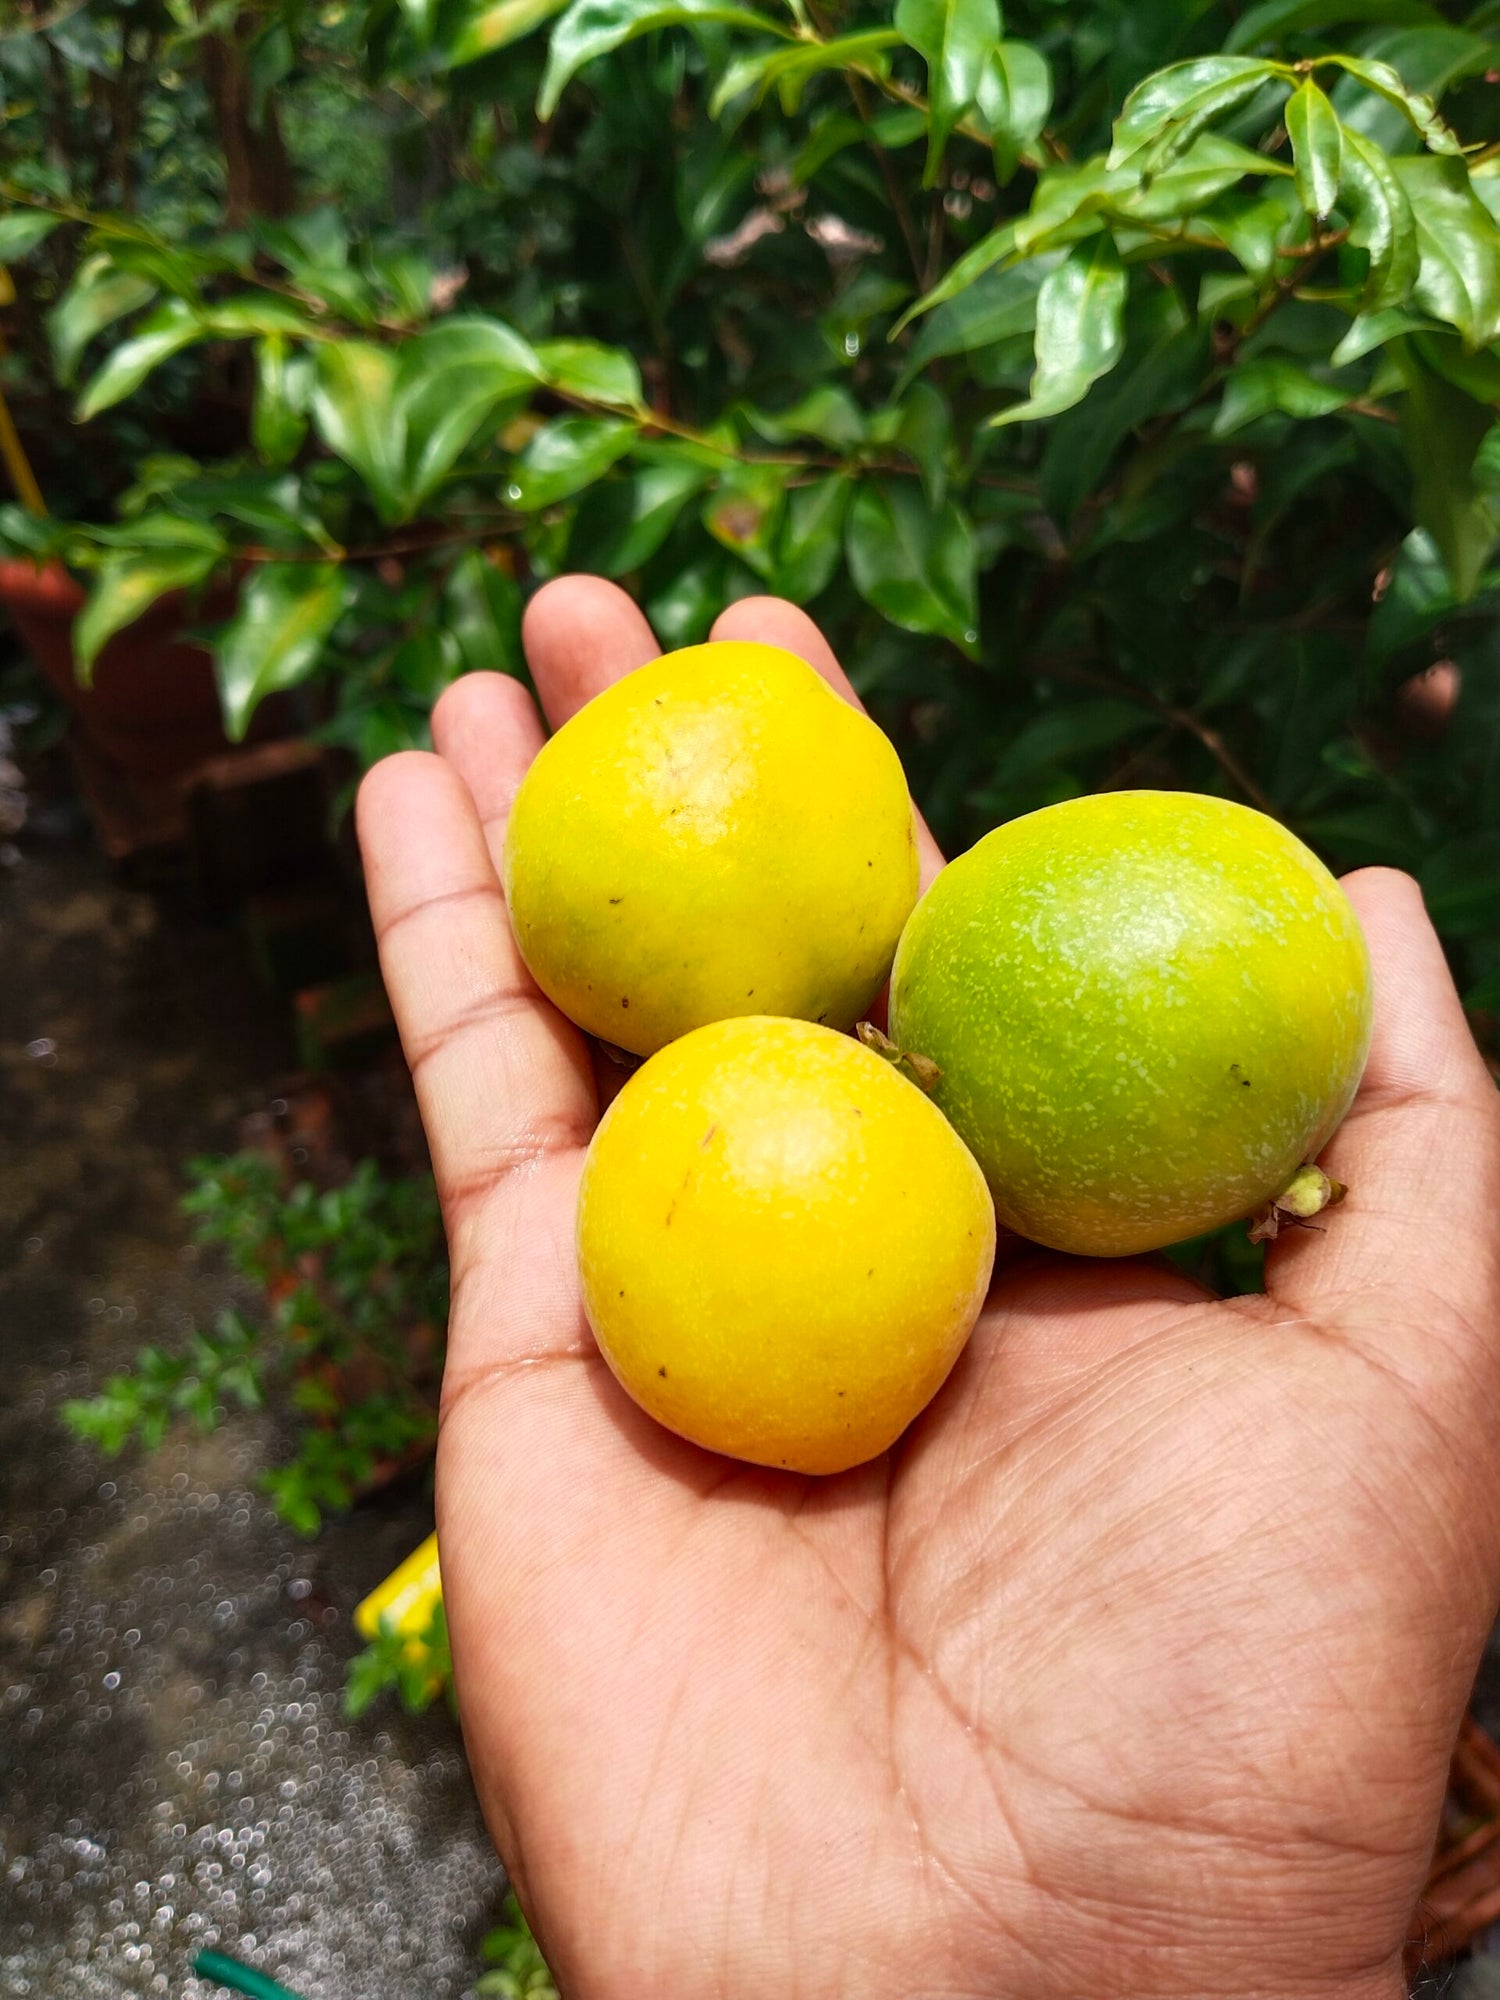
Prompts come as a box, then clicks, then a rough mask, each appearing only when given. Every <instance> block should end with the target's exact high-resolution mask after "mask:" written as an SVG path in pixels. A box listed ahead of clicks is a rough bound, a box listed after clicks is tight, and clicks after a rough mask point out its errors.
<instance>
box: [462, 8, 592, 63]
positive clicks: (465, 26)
mask: <svg viewBox="0 0 1500 2000" xmlns="http://www.w3.org/2000/svg"><path fill="white" fill-rule="evenodd" d="M566 4H567V0H481V4H479V5H475V4H473V0H470V4H469V5H468V6H467V7H466V8H465V9H463V10H462V12H461V15H460V20H459V24H458V26H457V28H456V30H455V31H454V32H453V33H452V34H451V35H449V36H448V38H447V40H446V41H445V42H443V43H442V45H441V53H442V55H443V57H444V59H445V60H446V61H447V62H449V63H451V64H452V65H453V66H454V67H455V68H458V67H459V66H460V65H462V64H464V63H471V62H478V61H479V59H480V57H481V56H488V55H493V54H494V52H495V50H496V49H503V48H508V47H509V46H510V44H511V43H512V42H518V41H520V40H521V38H522V36H523V35H529V34H531V33H532V31H533V30H534V29H536V28H539V27H540V26H541V25H542V23H543V22H544V21H550V20H551V19H552V16H553V15H554V14H560V13H561V12H562V10H563V8H564V7H565V6H566Z"/></svg>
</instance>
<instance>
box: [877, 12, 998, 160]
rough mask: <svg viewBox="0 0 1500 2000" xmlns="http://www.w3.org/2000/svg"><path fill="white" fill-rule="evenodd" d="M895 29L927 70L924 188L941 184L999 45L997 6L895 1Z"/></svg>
mask: <svg viewBox="0 0 1500 2000" xmlns="http://www.w3.org/2000/svg"><path fill="white" fill-rule="evenodd" d="M895 20H896V27H897V29H898V30H899V31H900V33H901V34H902V35H903V36H904V37H905V38H906V41H907V42H908V44H909V45H910V46H911V47H912V48H914V49H915V50H916V51H917V53H918V55H920V56H921V57H922V59H923V60H924V62H925V63H926V64H927V104H928V114H929V122H928V140H927V169H926V173H925V174H924V176H923V183H922V184H923V186H924V187H931V186H932V185H933V183H934V181H935V180H936V179H937V173H938V168H939V166H940V165H941V164H942V158H943V153H944V150H945V149H946V147H947V144H948V139H949V136H950V135H951V133H952V131H953V128H954V126H955V125H957V124H958V123H959V121H960V119H962V117H963V116H964V114H965V112H967V111H969V110H971V109H972V108H973V107H974V106H975V105H976V104H977V102H978V99H979V92H980V89H981V87H982V86H983V85H984V82H985V78H986V76H987V74H988V73H989V69H990V63H991V60H992V58H993V56H994V54H995V51H996V48H997V45H998V44H999V41H1000V7H999V0H896V15H895Z"/></svg>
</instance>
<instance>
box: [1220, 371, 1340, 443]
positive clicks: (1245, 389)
mask: <svg viewBox="0 0 1500 2000" xmlns="http://www.w3.org/2000/svg"><path fill="white" fill-rule="evenodd" d="M1356 394H1357V391H1355V390H1352V389H1337V388H1335V387H1334V386H1333V384H1332V383H1330V382H1320V381H1319V380H1318V379H1317V377H1316V376H1314V375H1310V374H1309V373H1308V371H1307V370H1306V369H1305V368H1302V367H1300V366H1299V365H1298V364H1297V363H1296V362H1295V361H1289V360H1288V359H1287V357H1286V356H1285V355H1282V354H1261V355H1257V356H1256V357H1255V358H1254V359H1253V360H1250V361H1242V362H1240V364H1239V366H1238V367H1237V368H1235V369H1234V371H1233V373H1232V374H1231V375H1230V377H1229V380H1228V381H1227V382H1226V383H1225V385H1224V400H1223V401H1222V402H1221V403H1220V405H1219V413H1218V415H1217V416H1216V417H1215V418H1214V425H1213V434H1214V436H1215V437H1228V436H1229V435H1230V434H1231V432H1234V431H1238V430H1243V429H1244V427H1245V425H1246V424H1251V423H1254V421H1255V419H1256V418H1257V417H1264V416H1267V415H1269V414H1270V413H1271V412H1272V411H1280V412H1281V414H1282V415H1283V416H1288V417H1326V416H1328V415H1329V414H1330V413H1331V412H1332V411H1334V410H1341V409H1343V407H1344V405H1345V404H1346V403H1348V402H1350V401H1352V399H1353V397H1354V396H1355V395H1356Z"/></svg>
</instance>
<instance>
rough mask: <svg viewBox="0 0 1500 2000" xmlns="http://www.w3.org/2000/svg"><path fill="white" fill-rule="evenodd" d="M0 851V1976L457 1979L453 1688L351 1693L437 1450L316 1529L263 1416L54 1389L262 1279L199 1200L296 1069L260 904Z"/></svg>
mask: <svg viewBox="0 0 1500 2000" xmlns="http://www.w3.org/2000/svg"><path fill="white" fill-rule="evenodd" d="M52 822H53V823H52V825H51V827H50V829H49V827H48V825H47V824H46V815H43V816H42V821H41V823H40V824H34V825H33V827H32V828H30V829H28V830H27V832H26V833H25V834H24V835H22V836H21V840H20V851H19V854H17V853H16V851H15V850H14V849H12V850H11V851H10V853H9V854H8V855H3V854H0V1342H3V1354H4V1360H5V1374H4V1379H3V1386H0V1995H4V1996H7V2000H8V1997H9V1996H22V1995H25V1996H38V2000H104V1996H110V2000H119V1996H127V1995H128V1996H135V1995H146V1994H150V1995H158V1994H170V1995H174V1996H180V2000H210V1996H217V1995H219V1994H221V1993H222V1991H223V1989H222V1988H220V1987H217V1986H214V1985H212V1984H205V1983H203V1982H200V1981H199V1980H197V1979H195V1978H194V1977H193V1975H192V1972H191V1964H192V1959H193V1955H194V1953H195V1952H197V1951H199V1950H202V1949H204V1948H205V1947H210V1946H218V1947H219V1948H221V1949H223V1950H227V1951H229V1952H231V1953H233V1954H234V1955H236V1956H238V1957H242V1958H244V1959H246V1960H248V1961H250V1962H252V1963H253V1964H255V1965H257V1966H258V1967H259V1968H260V1969H261V1970H263V1971H265V1972H268V1973H270V1974H272V1975H273V1976H274V1977H276V1978H278V1979H280V1980H281V1981H283V1982H284V1983H285V1984H286V1985H287V1986H289V1987H292V1988H293V1989H295V1990H296V1991H297V1992H298V1993H299V1994H302V1995H305V1996H306V2000H398V1996H399V2000H416V1996H420V2000H450V1997H451V2000H458V1996H460V1995H462V1994H464V1993H465V1992H467V1991H468V1990H469V1988H470V1985H471V1983H472V1981H473V1979H474V1978H475V1977H476V1976H477V1973H478V1970H479V1952H478V1940H479V1938H480V1936H481V1935H482V1933H483V1930H484V1929H485V1928H486V1927H487V1925H488V1923H489V1922H491V1921H493V1920H494V1916H495V1913H496V1911H497V1910H498V1907H499V1903H500V1898H501V1893H502V1889H503V1880H502V1877H501V1874H500V1870H499V1867H498V1864H497V1862H496V1860H495V1858H494V1853H493V1850H492V1848H491V1846H490V1843H489V1840H488V1838H487V1836H486V1834H485V1831H484V1828H483V1825H482V1823H481V1821H480V1817H479V1813H478V1810H477V1807H476V1805H475V1802H474V1798H473V1794H472V1791H471V1789H470V1786H469V1781H468V1775H467V1770H466V1767H465V1764H464V1760H463V1755H462V1750H461V1746H460V1742H459V1737H458V1731H457V1727H456V1725H455V1724H454V1723H453V1721H452V1720H451V1718H450V1717H449V1716H448V1715H447V1713H446V1712H445V1711H444V1710H443V1709H442V1708H441V1707H440V1708H438V1709H437V1710H435V1711H432V1712H429V1713H428V1714H426V1715H423V1716H419V1717H411V1716H407V1715H405V1714H404V1713H403V1712H402V1711H401V1709H400V1708H399V1706H398V1705H397V1704H396V1702H395V1700H394V1697H386V1698H382V1699H381V1700H380V1701H379V1702H377V1703H376V1705H375V1706H374V1707H373V1708H372V1709H370V1710H369V1711H368V1712H367V1713H366V1714H365V1715H364V1716H362V1717H361V1718H359V1719H358V1720H357V1721H352V1722H351V1721H346V1720H345V1719H344V1717H343V1715H342V1713H341V1695H342V1687H343V1680H344V1672H345V1667H346V1663H347V1661H348V1659H349V1657H350V1656H351V1655H352V1654H353V1653H354V1652H356V1651H357V1650H358V1649H359V1644H360V1642H359V1640H358V1638H357V1637H356V1635H355V1634H354V1632H353V1629H352V1625H351V1617H350V1614H351V1612H352V1610H353V1607H354V1605H355V1604H356V1603H357V1602H358V1600H359V1599H360V1598H361V1597H362V1596H363V1595H364V1593H365V1592H366V1591H367V1590H368V1589H369V1588H370V1587H371V1586H372V1585H373V1584H375V1583H376V1582H378V1581H379V1579H380V1578H381V1577H382V1576H384V1575H385V1574H386V1573H387V1572H388V1571H389V1570H390V1569H392V1568H393V1567H394V1566H395V1564H396V1563H397V1562H398V1561H399V1560H400V1559H401V1558H402V1557H403V1556H404V1555H406V1554H407V1553H408V1551H409V1550H410V1549H411V1548H412V1547H414V1546H415V1544H416V1543H417V1542H418V1541H419V1540H420V1539H421V1537H422V1536H423V1535H424V1534H425V1533H426V1532H427V1530H428V1529H429V1527H430V1526H431V1513H430V1503H429V1502H428V1500H427V1498H426V1496H425V1494H424V1492H423V1490H422V1482H421V1481H420V1480H418V1481H416V1482H414V1483H413V1484H412V1485H411V1486H409V1487H408V1489H407V1490H406V1491H405V1492H403V1493H389V1494H386V1495H384V1496H382V1497H381V1498H380V1499H379V1500H378V1501H376V1502H373V1503H368V1504H366V1505H364V1506H362V1507H360V1508H359V1509H357V1510H356V1512H355V1514H354V1515H353V1516H352V1517H350V1518H349V1519H348V1520H346V1521H344V1522H342V1523H336V1524H334V1525H332V1526H331V1527H329V1528H327V1529H325V1531H324V1532H323V1534H322V1535H321V1536H320V1537H319V1538H318V1539H317V1540H316V1541H315V1542H311V1543H309V1542H305V1541H301V1540H299V1539H298V1538H297V1537H295V1536H294V1535H293V1534H292V1533H291V1531H290V1530H289V1529H287V1528H286V1527H284V1526H283V1525H282V1524H281V1523H280V1522H279V1521H277V1519H276V1518H275V1516H274V1515H273V1514H272V1513H271V1511H270V1509H269V1506H268V1504H267V1502H266V1500H265V1498H264V1496H263V1495H262V1494H261V1493H260V1492H259V1491H258V1490H257V1488H256V1485H255V1480H256V1475H257V1473H258V1471H259V1470H260V1469H261V1468H262V1467H263V1466H265V1465H266V1464H268V1463H270V1462H272V1461H273V1459H274V1457H275V1456H276V1454H277V1444H278V1432H277V1420H276V1419H275V1418H274V1417H273V1416H270V1415H267V1414H266V1413H257V1414H254V1415H235V1416H233V1417H231V1418H230V1419H229V1420H228V1421H227V1422H226V1423H225V1425H224V1426H223V1427H222V1428H221V1429H220V1430H219V1431H217V1432H215V1433H213V1434H210V1435H207V1436H204V1435H201V1434H199V1433H197V1432H196V1431H192V1430H190V1429H188V1428H187V1427H186V1426H185V1425H181V1424H180V1425H179V1426H177V1427H176V1428H175V1429H174V1430H173V1431H172V1432H171V1433H170V1434H169V1437H168V1441H167V1443H166V1444H165V1446H164V1447H163V1448H162V1449H161V1450H160V1451H158V1452H156V1453H155V1454H150V1455H147V1454H143V1453H142V1452H141V1451H139V1450H138V1449H135V1448H131V1449H129V1450H128V1451H127V1452H126V1453H125V1454H124V1455H123V1456H122V1457H121V1458H120V1459H118V1460H116V1461H113V1462H110V1461H106V1460H105V1459H103V1458H102V1457H101V1455H100V1453H99V1452H98V1450H97V1449H96V1448H95V1447H94V1446H93V1445H92V1444H88V1443H85V1442H82V1441H80V1440H78V1439H76V1438H74V1437H73V1436H72V1435H71V1433H69V1432H68V1431H66V1430H65V1429H64V1427H63V1425H62V1424H61V1422H60V1420H59V1418H58V1415H57V1411H58V1408H59V1406H60V1404H61V1403H62V1402H63V1401H64V1400H65V1399H66V1398H68V1397H70V1396H80V1395H87V1394H90V1393H92V1392H94V1391H96V1390H97V1389H98V1388H99V1386H100V1385H101V1383H102V1382H103V1380H104V1378H105V1377H106V1376H107V1375H109V1374H110V1373H111V1372H113V1371H116V1370H119V1369H121V1368H123V1367H125V1366H127V1365H128V1363H129V1362H130V1360H131V1358H132V1357H133V1355H134V1354H135V1352H136V1350H137V1349H138V1348H139V1347H140V1346H142V1345H143V1344H145V1343H147V1342H152V1341H155V1342H160V1343H161V1344H163V1345H165V1346H169V1347H171V1346H175V1345H177V1344H178V1343H180V1342H181V1340H182V1339H183V1338H184V1336H185V1333H186V1330H187V1329H188V1327H189V1326H191V1325H192V1324H194V1323H198V1324H206V1323H208V1322H209V1321H211V1320H212V1318H213V1316H214V1314H215V1313H216V1312H217V1311H218V1310H220V1309H221V1308H222V1307H223V1306H224V1305H225V1304H227V1303H234V1302H238V1303H240V1304H241V1305H244V1306H253V1304H254V1300H253V1298H252V1296H251V1295H250V1294H248V1293H247V1292H245V1291H243V1290H242V1289H241V1288H240V1287H239V1286H238V1282H237V1281H236V1280H234V1279H233V1278H232V1277H230V1276H229V1274H228V1272H227V1268H226V1266H225V1265H224V1264H223V1262H222V1260H221V1259H220V1258H219V1257H218V1255H217V1254H211V1253H209V1252H204V1253H202V1254H201V1256H200V1254H199V1253H198V1252H197V1251H196V1250H195V1249H194V1248H193V1246H192V1245H191V1244H190V1242H189V1238H188V1227H187V1224H186V1222H185V1221H184V1219H183V1218H182V1217H181V1215H180V1213H179V1211H178V1201H179V1198H180V1196H181V1193H182V1191H183V1177H182V1169H183V1164H184V1162H185V1161H186V1160H188V1159H189V1158H191V1157H192V1156H194V1155H195V1154H199V1153H205V1152H224V1151H230V1150H232V1149H233V1148H234V1146H235V1144H236V1138H237V1127H238V1123H239V1120H240V1119H241V1118H242V1117H243V1116H245V1115H246V1114H248V1113H253V1112H255V1111H256V1110H258V1109H262V1108H263V1107H264V1106H265V1104H266V1102H267V1101H268V1099H269V1098H270V1097H271V1096H272V1095H274V1093H275V1089H276V1084H277V1079H278V1078H279V1077H282V1076H284V1075H285V1074H286V1073H287V1072H288V1071H289V1070H290V1069H291V1068H292V1067H293V1066H294V1061H295V1058H294V1052H293V1050H292V1047H291V1044H290V1037H289V1034H288V1032H287V1030H286V1024H285V1019H284V1012H283V1010H282V1009H280V1008H278V1007H276V1006H275V1005H273V1004H268V1003H267V1001H266V999H265V997H264V995H263V994H262V992H261V991H260V989H259V988H258V987H257V986H256V984H255V982H254V979H253V977H252V974H251V972H250V968H249V964H248V959H247V955H246V952H245V950H244V947H243V945H242V943H241V939H240V934H239V933H238V931H236V930H235V929H234V928H233V927H232V926H228V925H226V926H221V927H215V926H211V925H207V924H205V923H203V922H201V921H195V920H192V919H189V918H184V917H177V916H174V915H173V914H172V912H171V911H170V909H169V908H167V907H165V906H164V905H162V904H161V903H159V902H158V901H156V900H155V899H153V898H152V897H150V896H148V895H145V894H142V893H139V892H134V891H131V890H128V889H124V888H121V887H119V886H117V885H115V884H113V883H112V882H111V881H110V879H109V876H108V874H107V871H106V869H105V867H104V865H103V864H102V862H100V861H99V860H98V859H97V858H96V857H95V856H94V855H93V853H92V852H91V850H90V847H89V845H88V842H87V839H86V837H85V836H84V835H83V834H82V832H81V830H80V829H78V828H77V826H76V824H75V823H70V822H69V821H68V818H67V814H66V810H65V809H63V810H62V811H58V810H54V812H53V814H52Z"/></svg>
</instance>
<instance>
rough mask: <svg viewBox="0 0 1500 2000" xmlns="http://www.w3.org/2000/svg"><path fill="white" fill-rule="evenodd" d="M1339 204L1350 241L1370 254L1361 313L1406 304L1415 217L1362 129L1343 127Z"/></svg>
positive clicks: (1415, 255)
mask: <svg viewBox="0 0 1500 2000" xmlns="http://www.w3.org/2000/svg"><path fill="white" fill-rule="evenodd" d="M1342 199H1343V205H1344V209H1345V212H1346V213H1347V214H1348V216H1349V241H1350V242H1351V243H1352V244H1354V245H1355V246H1356V248H1358V249H1361V250H1368V251H1369V253H1370V270H1369V275H1368V277H1367V278H1366V280H1365V289H1364V296H1363V298H1362V300H1361V302H1360V310H1361V311H1362V312H1367V313H1372V312H1380V311H1383V310H1385V309H1386V308H1388V307H1391V306H1400V305H1405V304H1406V302H1407V300H1408V299H1409V298H1410V297H1411V293H1412V287H1413V285H1414V283H1415V281H1416V276H1417V266H1418V261H1419V255H1420V252H1419V248H1418V242H1417V224H1416V218H1415V217H1414V216H1413V214H1412V209H1411V203H1410V202H1409V201H1408V200H1407V198H1406V190H1405V188H1404V187H1403V186H1402V184H1401V182H1400V181H1399V180H1398V179H1397V177H1396V172H1395V169H1394V167H1393V166H1392V164H1391V162H1390V161H1389V160H1388V159H1387V158H1386V156H1385V154H1384V153H1382V152H1381V151H1380V149H1379V148H1378V147H1376V146H1372V145H1371V144H1370V142H1369V140H1368V139H1366V138H1365V136H1364V134H1363V133H1361V132H1355V131H1353V130H1351V129H1349V128H1348V127H1345V130H1344V169H1343V197H1342Z"/></svg>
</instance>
